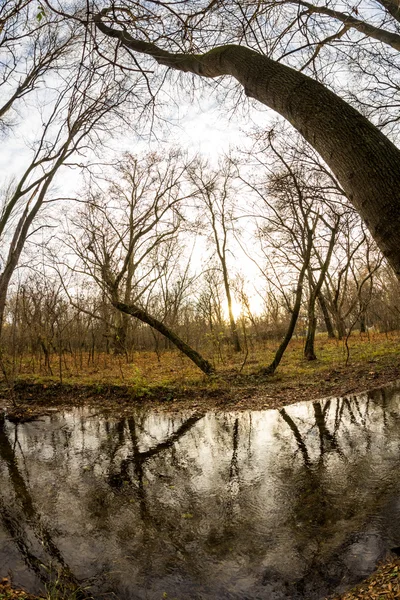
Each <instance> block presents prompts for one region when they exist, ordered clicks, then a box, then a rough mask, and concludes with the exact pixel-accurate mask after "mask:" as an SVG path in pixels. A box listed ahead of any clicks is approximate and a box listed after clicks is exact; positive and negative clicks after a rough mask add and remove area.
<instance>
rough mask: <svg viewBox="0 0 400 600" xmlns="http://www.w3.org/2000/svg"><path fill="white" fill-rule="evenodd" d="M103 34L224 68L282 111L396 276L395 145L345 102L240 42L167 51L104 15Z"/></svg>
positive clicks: (183, 63) (399, 192) (167, 58)
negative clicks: (337, 185) (203, 50)
mask: <svg viewBox="0 0 400 600" xmlns="http://www.w3.org/2000/svg"><path fill="white" fill-rule="evenodd" d="M109 13H111V15H112V9H111V8H108V9H103V10H102V11H101V12H100V13H98V14H97V15H95V16H94V21H95V23H96V25H97V27H98V28H99V29H100V31H102V32H103V33H104V34H106V35H107V36H110V37H113V38H116V39H118V40H119V41H120V43H121V44H122V45H123V46H125V47H127V48H129V49H131V50H133V51H135V52H140V53H144V54H148V55H150V56H152V57H153V58H154V59H155V60H156V61H157V62H158V63H160V64H163V65H166V66H167V67H170V68H173V69H177V70H180V71H184V72H190V73H194V74H196V75H199V76H203V77H220V76H222V75H231V76H232V77H234V78H235V79H236V80H237V81H238V82H239V83H240V84H241V85H242V86H243V88H244V91H245V93H246V94H247V96H249V97H251V98H255V99H256V100H258V101H259V102H261V103H262V104H265V105H266V106H269V107H270V108H272V109H273V110H275V111H276V112H278V113H279V114H281V115H282V116H283V117H284V118H285V119H287V120H288V121H289V122H290V123H291V124H292V125H293V126H294V127H295V128H296V129H297V130H298V131H299V132H300V133H301V134H302V135H303V137H304V138H305V139H306V140H307V141H308V142H309V143H310V144H311V145H312V146H313V147H314V148H315V149H316V151H317V152H318V153H319V154H320V155H321V157H322V158H323V160H325V162H326V163H327V164H328V166H329V167H330V168H331V169H332V171H333V173H334V174H335V176H336V177H337V179H338V181H339V182H340V184H341V186H342V187H343V189H344V191H345V193H346V195H347V197H348V198H349V200H350V201H351V202H352V203H353V205H354V206H355V208H356V209H357V210H358V212H359V213H360V215H361V217H362V218H363V220H364V221H365V223H366V225H367V226H368V228H369V230H370V231H371V234H372V236H373V238H374V239H375V241H376V242H377V244H378V246H379V247H380V249H381V250H382V252H383V254H384V255H385V256H386V258H387V259H388V261H389V262H390V264H391V265H392V267H393V269H394V270H395V272H396V275H397V277H398V278H400V168H399V165H400V150H399V149H398V148H396V146H395V145H394V144H392V142H390V140H389V139H388V138H387V137H386V136H385V135H384V134H383V133H381V132H380V131H379V129H378V128H377V127H375V126H374V125H373V124H372V123H370V122H369V121H368V119H366V118H365V117H364V116H362V115H361V114H360V113H359V112H358V111H357V110H355V109H354V108H353V107H352V106H350V104H348V103H347V102H345V101H344V100H342V99H341V98H340V97H339V96H337V95H336V94H334V93H333V92H331V91H330V90H329V89H328V88H326V87H325V86H324V85H323V84H321V83H319V82H318V81H315V80H313V79H311V78H310V77H307V76H306V75H304V74H303V73H300V72H298V71H295V70H294V69H292V68H290V67H287V66H285V65H283V64H281V63H278V62H275V61H273V60H271V59H270V58H267V57H266V56H263V55H261V54H259V53H258V52H256V51H254V50H250V49H249V48H246V47H244V46H237V45H233V44H229V45H226V46H220V47H217V48H214V49H212V50H210V51H209V52H206V53H205V54H181V53H179V54H178V53H177V54H174V53H171V52H168V51H166V50H163V49H161V48H158V47H157V46H156V45H155V44H153V43H151V42H145V41H142V40H139V39H135V38H133V37H132V36H131V35H130V34H129V33H127V32H126V31H121V30H120V31H118V30H115V29H113V28H112V27H109V26H108V25H106V24H105V23H103V21H102V18H103V17H107V15H109Z"/></svg>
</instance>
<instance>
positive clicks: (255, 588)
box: [25, 395, 400, 600]
mask: <svg viewBox="0 0 400 600" xmlns="http://www.w3.org/2000/svg"><path fill="white" fill-rule="evenodd" d="M381 399H382V398H381ZM383 400H384V402H383V403H382V404H378V403H377V402H374V401H373V399H372V398H371V399H370V400H368V399H366V401H363V400H361V401H360V402H358V401H357V402H354V399H345V400H344V401H342V402H340V401H336V400H334V399H331V400H328V401H323V402H314V403H310V404H308V405H307V408H301V410H300V409H296V407H288V408H287V409H283V410H281V411H280V412H277V411H270V412H268V413H253V414H251V413H241V414H239V413H236V414H232V413H225V414H224V413H222V414H217V415H205V416H203V415H201V414H192V415H190V416H186V417H183V416H182V415H169V416H167V417H165V416H164V415H163V416H160V415H156V414H151V413H145V412H143V411H142V412H141V411H138V412H136V413H135V414H132V415H130V416H127V417H126V418H122V419H118V420H114V421H113V420H112V419H100V420H96V421H93V424H92V425H91V424H90V419H89V418H86V419H82V421H81V422H79V423H78V428H79V427H80V437H79V436H78V435H77V434H76V433H73V434H72V435H70V436H69V437H68V435H65V430H64V426H62V427H59V428H58V429H55V430H54V431H53V433H52V434H51V436H49V437H51V439H52V443H54V447H55V448H56V447H58V448H59V446H60V443H61V441H62V443H63V445H64V446H65V440H66V439H69V440H70V441H68V444H69V446H68V449H67V450H66V451H65V456H68V457H70V458H68V460H63V458H64V454H63V453H60V451H58V452H59V454H58V455H57V457H56V458H54V461H53V463H51V468H54V472H55V473H58V472H59V473H60V477H61V479H62V482H63V483H62V485H63V486H64V488H65V489H64V492H65V494H66V496H65V498H67V500H68V498H70V497H71V496H72V494H73V492H74V490H73V485H74V482H75V481H76V477H77V471H79V470H80V475H79V482H80V485H81V488H80V490H79V494H78V503H77V505H76V507H75V513H76V518H77V525H76V530H77V531H78V532H79V534H78V535H79V536H80V537H79V543H80V548H82V550H81V551H82V557H83V558H82V560H83V561H86V562H85V564H87V565H88V567H90V565H91V564H92V563H93V564H96V565H97V566H98V568H99V569H101V570H102V571H107V572H109V573H111V575H110V577H111V579H112V581H113V584H112V588H113V589H115V590H119V589H120V588H119V587H118V586H121V585H122V587H123V589H125V588H124V586H125V585H128V584H127V583H126V582H132V583H131V584H130V585H133V586H136V587H135V590H136V589H137V590H144V591H143V594H142V596H141V595H140V593H141V592H140V593H139V592H138V593H137V596H138V597H140V598H142V597H143V598H144V597H145V593H148V594H149V597H159V596H160V595H162V593H163V591H164V590H165V591H167V592H168V594H170V592H172V591H173V590H174V589H175V588H176V582H177V581H179V582H184V586H185V587H184V590H183V592H184V593H183V595H186V597H190V598H196V594H204V596H203V597H204V598H212V597H219V595H223V594H225V591H227V590H228V591H227V593H228V592H229V593H232V594H233V595H232V598H239V597H240V598H242V597H244V596H245V595H246V594H247V592H246V594H245V593H244V592H243V591H242V592H236V590H237V589H241V588H240V586H241V585H245V588H243V589H245V590H247V591H248V597H249V598H251V597H258V596H260V594H261V595H262V597H268V598H269V599H271V600H273V598H279V599H280V598H283V597H285V594H286V596H288V597H290V598H293V599H294V598H297V597H298V598H307V599H308V598H312V597H313V596H312V589H314V590H315V589H316V587H318V585H319V586H320V587H321V590H322V592H321V596H323V595H324V594H325V593H326V589H327V586H328V588H329V586H330V585H331V586H332V585H334V582H335V581H337V580H338V578H339V579H340V578H341V577H343V576H346V573H347V572H350V571H351V568H352V567H351V565H350V566H349V564H350V563H349V561H348V556H349V552H350V551H351V548H352V547H353V546H354V543H355V540H356V538H355V537H354V536H353V535H352V533H351V532H353V531H354V532H355V531H358V532H360V536H361V537H358V538H357V543H358V544H359V547H360V548H361V550H365V549H366V548H367V546H368V544H369V546H368V548H369V547H370V545H371V539H372V538H371V536H372V533H371V534H369V533H368V531H369V530H368V529H367V530H366V529H365V523H364V521H365V520H366V518H369V517H370V516H371V515H374V514H375V513H377V514H378V513H379V514H380V511H382V510H383V508H382V507H383V506H384V504H385V502H386V499H387V498H390V497H392V496H393V493H392V492H391V489H390V485H396V484H391V483H389V482H388V480H387V479H385V480H384V481H383V482H380V481H379V480H378V479H377V480H376V483H373V484H372V485H371V482H369V481H368V478H369V477H370V475H371V473H373V472H374V468H375V466H376V465H375V463H374V460H375V462H376V461H378V460H379V456H380V455H381V454H382V453H383V452H387V453H389V454H390V456H391V457H392V458H391V459H390V460H391V461H392V462H391V463H390V461H389V462H386V463H385V465H384V466H383V471H385V469H386V470H387V469H388V464H391V465H392V466H393V468H396V467H398V462H399V453H398V446H399V437H400V431H399V428H398V421H399V418H398V415H397V414H396V410H395V404H394V403H393V402H392V400H391V398H390V395H389V396H388V397H387V398H384V399H383ZM382 411H383V412H382ZM383 413H384V414H383ZM268 418H269V419H271V420H272V424H270V425H269V423H268ZM382 423H384V425H383V427H382ZM73 431H74V432H76V431H77V430H76V429H74V430H73ZM374 432H375V433H374ZM386 434H387V436H386V439H385V435H386ZM274 436H275V438H274ZM274 439H275V441H274ZM32 440H33V437H32V436H31V437H30V438H29V441H25V446H27V448H28V449H29V451H28V450H27V449H26V448H25V455H26V457H27V468H28V470H31V469H32V464H33V463H32V462H30V460H31V458H30V457H31V456H33V457H34V453H35V449H36V448H37V447H41V448H42V441H41V440H40V436H39V435H38V436H37V439H36V438H35V440H34V441H32ZM71 440H72V441H71ZM272 442H274V443H273V445H272ZM68 444H67V445H68ZM71 444H73V445H74V448H72V447H71ZM396 445H397V446H396ZM368 452H371V453H372V459H371V457H369V456H364V455H365V454H368ZM374 452H375V453H376V457H374V456H373V453H374ZM32 453H33V454H32ZM54 454H55V450H54ZM39 457H40V453H39ZM36 460H37V459H36ZM57 461H58V463H57ZM53 465H54V466H53ZM32 473H33V474H35V471H34V470H33V471H31V473H30V475H29V477H30V478H32ZM353 479H354V482H356V481H358V480H360V483H359V484H358V483H354V485H353ZM378 481H379V482H378ZM378 485H379V489H377V488H376V486H378ZM357 486H358V487H357ZM374 486H375V487H374ZM360 490H361V492H360ZM35 491H36V493H37V494H40V493H41V491H40V490H35ZM344 491H345V495H344ZM38 497H39V498H40V496H38ZM61 500H62V498H61ZM64 501H65V500H64ZM54 515H55V520H56V519H57V509H56V508H55V507H54ZM86 525H89V526H90V527H89V528H88V530H87V531H86V529H85V527H86ZM62 527H63V528H64V531H70V529H71V527H70V525H69V522H68V521H63V525H62ZM80 530H81V531H80ZM88 532H89V533H88ZM365 532H367V533H368V535H370V537H369V538H368V539H367V538H366V537H365V535H364V533H365ZM378 534H379V531H378ZM362 536H364V537H362ZM399 541H400V540H399ZM67 546H68V544H67ZM67 546H66V545H65V543H64V544H63V546H62V548H63V551H64V553H65V548H66V547H67ZM368 548H367V549H368ZM85 552H87V553H88V557H87V558H86V555H85ZM340 554H343V557H344V558H343V560H342V558H341V557H340V556H339V555H340ZM66 556H68V554H66ZM346 557H347V558H346ZM91 561H92V562H91ZM346 561H347V562H346ZM88 567H87V568H88ZM346 569H347V571H346ZM353 571H354V572H356V569H355V567H354V568H353ZM285 581H286V582H292V583H291V584H290V585H289V583H286V584H285ZM243 582H245V583H243ZM110 585H111V584H110ZM182 585H183V583H182ZM210 586H211V587H210ZM237 586H239V587H238V588H237ZM288 586H289V587H288ZM310 586H311V588H312V586H314V588H312V589H311V588H310ZM324 586H325V587H324ZM330 589H331V588H330ZM199 590H203V591H201V592H200V591H199ZM310 590H311V591H310ZM234 592H235V593H237V594H238V595H237V596H235V595H234ZM126 594H127V597H129V596H130V597H131V596H132V590H131V591H130V592H128V591H127V592H126ZM135 594H136V592H135ZM157 594H158V595H157ZM172 595H173V594H172ZM122 597H123V595H122Z"/></svg>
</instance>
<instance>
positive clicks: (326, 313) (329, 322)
mask: <svg viewBox="0 0 400 600" xmlns="http://www.w3.org/2000/svg"><path fill="white" fill-rule="evenodd" d="M318 304H319V306H320V309H321V312H322V315H323V317H324V321H325V327H326V331H327V332H328V338H329V339H332V340H334V339H335V337H336V336H335V331H334V329H333V325H332V320H331V316H330V314H329V309H328V306H327V304H326V300H325V298H324V295H323V294H322V293H321V292H320V293H319V294H318Z"/></svg>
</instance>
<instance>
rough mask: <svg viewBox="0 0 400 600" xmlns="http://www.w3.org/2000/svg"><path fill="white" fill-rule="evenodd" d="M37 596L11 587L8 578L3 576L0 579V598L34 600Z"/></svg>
mask: <svg viewBox="0 0 400 600" xmlns="http://www.w3.org/2000/svg"><path fill="white" fill-rule="evenodd" d="M36 598H37V596H32V595H31V594H28V593H27V592H25V591H24V590H17V589H15V588H13V587H12V585H11V582H10V580H9V579H8V578H7V577H3V579H1V581H0V600H36Z"/></svg>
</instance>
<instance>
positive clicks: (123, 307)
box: [113, 301, 214, 375]
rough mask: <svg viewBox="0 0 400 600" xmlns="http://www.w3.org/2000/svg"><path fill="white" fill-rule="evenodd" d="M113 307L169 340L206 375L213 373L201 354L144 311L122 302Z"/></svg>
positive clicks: (115, 303) (114, 303)
mask: <svg viewBox="0 0 400 600" xmlns="http://www.w3.org/2000/svg"><path fill="white" fill-rule="evenodd" d="M113 305H114V306H115V308H116V309H117V310H120V311H121V312H123V313H126V314H127V315H131V316H132V317H136V319H139V321H142V322H143V323H146V324H147V325H150V327H152V328H153V329H155V330H156V331H159V332H160V333H161V334H162V335H163V336H165V337H166V338H167V339H168V340H170V341H171V342H172V343H173V344H174V345H175V346H176V347H177V348H178V349H179V350H180V351H181V352H183V354H186V356H187V357H188V358H190V360H191V361H192V362H194V364H195V365H197V366H198V367H199V369H201V371H203V373H205V374H206V375H211V373H213V372H214V368H213V366H212V365H211V364H210V363H209V362H208V361H207V360H206V359H204V358H203V357H202V356H201V354H199V353H198V352H196V350H193V348H191V347H190V346H189V345H188V344H186V342H184V341H183V340H182V339H181V338H180V337H179V336H177V335H176V333H174V332H173V331H171V329H169V328H168V327H167V326H166V325H164V323H162V322H161V321H159V320H158V319H155V318H154V317H152V316H151V315H149V314H148V313H147V312H146V311H145V310H143V309H142V308H140V307H139V306H136V305H135V304H129V305H128V304H124V303H123V302H117V301H115V302H113Z"/></svg>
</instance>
